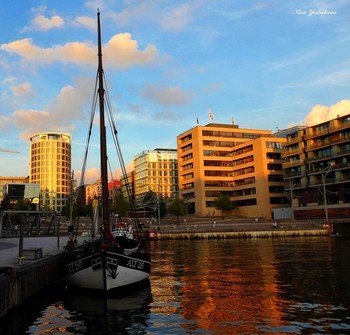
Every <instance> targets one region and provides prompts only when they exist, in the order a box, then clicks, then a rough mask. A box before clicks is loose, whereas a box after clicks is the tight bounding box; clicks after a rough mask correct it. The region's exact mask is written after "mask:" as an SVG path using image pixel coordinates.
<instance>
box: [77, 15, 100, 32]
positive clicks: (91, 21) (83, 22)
mask: <svg viewBox="0 0 350 335" xmlns="http://www.w3.org/2000/svg"><path fill="white" fill-rule="evenodd" d="M73 23H74V24H75V25H79V26H83V27H85V28H87V29H89V30H91V31H96V29H97V26H96V19H95V18H92V17H88V16H78V17H77V18H76V19H75V20H74V22H73Z"/></svg>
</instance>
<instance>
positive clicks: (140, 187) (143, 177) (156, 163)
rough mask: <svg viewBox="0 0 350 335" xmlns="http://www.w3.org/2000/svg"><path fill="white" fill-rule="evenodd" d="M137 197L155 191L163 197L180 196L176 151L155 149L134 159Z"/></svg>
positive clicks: (144, 152)
mask: <svg viewBox="0 0 350 335" xmlns="http://www.w3.org/2000/svg"><path fill="white" fill-rule="evenodd" d="M134 171H135V197H136V199H138V198H140V197H142V196H143V195H145V194H146V193H147V192H149V191H153V192H155V193H157V194H159V195H161V196H162V197H173V196H176V195H177V194H178V176H177V151H176V149H154V150H147V151H143V152H141V153H140V154H139V155H137V156H136V157H135V158H134Z"/></svg>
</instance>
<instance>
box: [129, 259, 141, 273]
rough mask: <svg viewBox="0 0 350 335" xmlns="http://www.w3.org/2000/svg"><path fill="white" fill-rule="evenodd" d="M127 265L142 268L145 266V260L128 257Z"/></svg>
mask: <svg viewBox="0 0 350 335" xmlns="http://www.w3.org/2000/svg"><path fill="white" fill-rule="evenodd" d="M127 267H129V268H134V269H139V270H142V269H143V268H144V267H145V262H142V261H138V260H136V259H130V260H129V262H128V264H127Z"/></svg>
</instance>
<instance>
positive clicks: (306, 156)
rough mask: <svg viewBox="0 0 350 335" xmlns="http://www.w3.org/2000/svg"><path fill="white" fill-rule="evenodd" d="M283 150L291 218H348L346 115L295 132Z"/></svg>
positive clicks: (349, 137)
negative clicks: (291, 212) (290, 200)
mask: <svg viewBox="0 0 350 335" xmlns="http://www.w3.org/2000/svg"><path fill="white" fill-rule="evenodd" d="M285 149H286V150H285V152H284V158H285V163H284V164H283V168H284V171H285V178H286V181H287V191H288V192H289V193H290V197H291V198H292V199H293V201H292V211H293V214H294V218H295V219H308V218H320V219H324V220H327V221H328V219H337V218H349V216H350V114H348V115H345V116H341V117H337V118H335V119H332V120H330V121H327V122H323V123H320V124H317V125H314V126H310V127H305V128H303V129H297V130H296V131H294V132H293V133H290V134H289V135H288V136H287V143H286V144H285Z"/></svg>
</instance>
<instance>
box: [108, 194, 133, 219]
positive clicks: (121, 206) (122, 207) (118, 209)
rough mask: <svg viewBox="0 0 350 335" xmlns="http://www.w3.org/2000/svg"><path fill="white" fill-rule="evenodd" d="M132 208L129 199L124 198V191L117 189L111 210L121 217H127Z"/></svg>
mask: <svg viewBox="0 0 350 335" xmlns="http://www.w3.org/2000/svg"><path fill="white" fill-rule="evenodd" d="M129 209H130V203H129V200H127V199H125V198H124V195H123V193H122V192H120V191H117V192H116V194H115V197H114V199H113V201H112V206H111V211H112V212H114V213H116V214H118V216H119V217H120V218H122V217H125V216H126V214H127V212H128V210H129Z"/></svg>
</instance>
